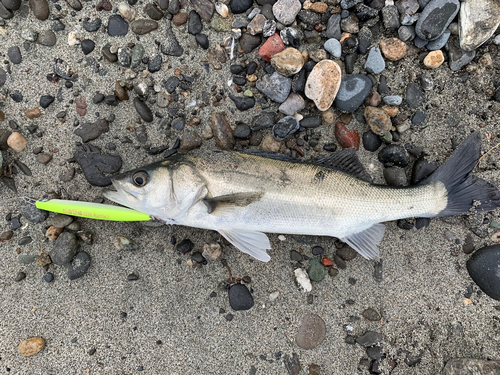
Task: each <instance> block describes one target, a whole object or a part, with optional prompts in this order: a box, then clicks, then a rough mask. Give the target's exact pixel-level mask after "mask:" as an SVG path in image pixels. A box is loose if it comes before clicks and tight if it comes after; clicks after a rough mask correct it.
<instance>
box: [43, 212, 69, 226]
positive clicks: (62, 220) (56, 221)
mask: <svg viewBox="0 0 500 375" xmlns="http://www.w3.org/2000/svg"><path fill="white" fill-rule="evenodd" d="M72 222H73V217H72V216H68V215H63V214H56V215H54V217H52V218H50V220H49V221H48V223H47V224H48V225H52V226H54V227H56V228H65V227H67V226H68V225H70V224H71V223H72Z"/></svg>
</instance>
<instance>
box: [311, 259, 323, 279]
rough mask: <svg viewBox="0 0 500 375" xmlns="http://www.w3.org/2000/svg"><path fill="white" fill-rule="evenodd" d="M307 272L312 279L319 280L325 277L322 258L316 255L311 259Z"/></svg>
mask: <svg viewBox="0 0 500 375" xmlns="http://www.w3.org/2000/svg"><path fill="white" fill-rule="evenodd" d="M307 274H308V275H309V278H310V279H311V281H316V282H319V281H321V280H323V279H324V278H325V266H323V264H322V263H321V258H318V257H316V258H312V259H311V260H309V269H308V270H307Z"/></svg>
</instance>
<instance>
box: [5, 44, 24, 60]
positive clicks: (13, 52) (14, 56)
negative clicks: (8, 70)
mask: <svg viewBox="0 0 500 375" xmlns="http://www.w3.org/2000/svg"><path fill="white" fill-rule="evenodd" d="M7 55H8V56H9V60H10V61H11V62H12V64H20V63H21V61H22V60H23V57H22V56H21V50H20V49H19V47H18V46H14V47H9V49H8V50H7Z"/></svg>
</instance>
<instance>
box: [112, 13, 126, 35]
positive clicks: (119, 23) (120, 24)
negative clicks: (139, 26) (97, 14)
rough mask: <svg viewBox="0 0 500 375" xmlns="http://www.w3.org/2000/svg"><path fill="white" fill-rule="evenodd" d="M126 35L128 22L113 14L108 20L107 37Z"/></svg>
mask: <svg viewBox="0 0 500 375" xmlns="http://www.w3.org/2000/svg"><path fill="white" fill-rule="evenodd" d="M127 33H128V22H127V21H125V20H124V19H123V17H122V16H120V15H118V14H113V15H112V16H110V17H109V20H108V35H109V36H123V35H127Z"/></svg>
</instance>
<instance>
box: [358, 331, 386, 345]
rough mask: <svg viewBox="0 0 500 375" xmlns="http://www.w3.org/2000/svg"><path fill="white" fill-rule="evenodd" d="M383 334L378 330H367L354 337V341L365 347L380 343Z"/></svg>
mask: <svg viewBox="0 0 500 375" xmlns="http://www.w3.org/2000/svg"><path fill="white" fill-rule="evenodd" d="M383 340H384V335H382V334H381V333H378V332H373V331H368V332H365V334H363V335H362V336H360V337H358V338H357V339H356V342H357V343H358V344H359V345H361V346H364V347H365V348H367V347H369V346H373V345H376V344H379V343H381V342H382V341H383Z"/></svg>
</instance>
